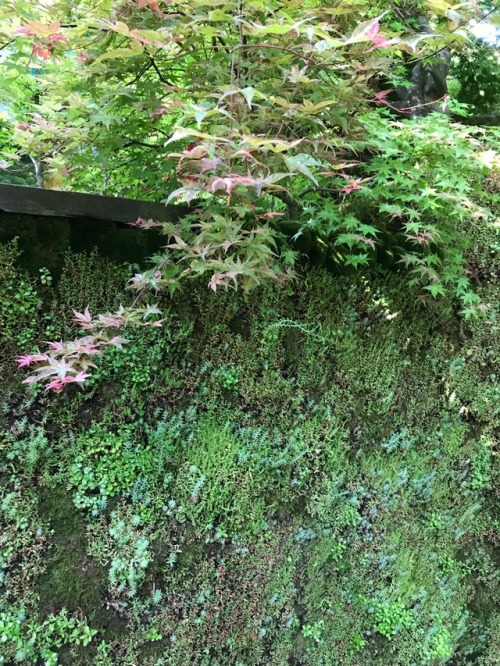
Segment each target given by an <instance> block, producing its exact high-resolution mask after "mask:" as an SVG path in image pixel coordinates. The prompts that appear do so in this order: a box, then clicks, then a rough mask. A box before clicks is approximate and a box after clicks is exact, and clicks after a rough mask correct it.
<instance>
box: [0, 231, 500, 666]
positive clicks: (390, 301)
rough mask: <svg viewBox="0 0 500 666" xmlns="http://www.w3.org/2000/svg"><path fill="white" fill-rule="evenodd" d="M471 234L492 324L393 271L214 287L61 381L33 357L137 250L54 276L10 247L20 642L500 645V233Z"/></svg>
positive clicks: (486, 654)
mask: <svg viewBox="0 0 500 666" xmlns="http://www.w3.org/2000/svg"><path fill="white" fill-rule="evenodd" d="M478 247H481V248H482V249H481V250H479V249H477V248H478ZM474 248H475V249H474V250H473V251H471V254H470V256H469V262H470V270H471V271H472V273H471V274H473V275H474V276H475V277H476V278H477V284H475V286H476V287H477V291H478V293H479V294H480V296H481V297H482V298H483V301H484V302H486V303H490V304H492V305H491V307H490V309H489V310H488V311H487V313H486V315H485V317H484V318H483V319H481V320H478V319H473V320H470V321H464V320H462V319H461V318H460V316H459V315H454V314H453V307H454V304H453V303H452V302H451V301H447V300H446V299H443V300H442V301H440V302H439V303H438V304H430V305H429V306H428V307H423V306H422V305H421V304H420V303H419V302H418V300H417V299H416V298H415V296H414V295H413V294H412V293H411V292H409V291H408V289H407V288H406V287H405V288H404V289H402V278H401V277H400V276H398V275H397V274H384V273H375V272H374V273H373V274H371V275H369V279H367V277H366V276H365V277H363V276H361V275H360V276H334V275H331V274H330V273H328V272H327V271H326V270H324V269H319V268H317V269H314V270H311V271H309V272H307V273H306V274H305V275H304V276H303V279H302V280H301V282H300V283H298V284H297V285H295V286H292V285H288V286H287V287H285V288H279V289H278V288H268V289H265V290H261V291H259V293H258V297H256V296H255V294H252V296H251V297H245V296H244V295H236V296H235V295H234V294H224V293H217V294H213V293H211V292H209V291H208V290H207V289H206V286H205V285H193V287H192V288H191V290H190V291H189V292H188V291H186V292H185V293H182V294H177V295H176V296H175V298H174V299H173V300H172V301H170V300H165V302H164V303H162V307H164V308H165V311H166V321H165V323H164V325H163V328H162V329H158V328H155V329H141V330H139V331H137V332H136V333H131V334H130V335H128V337H129V338H130V339H131V341H130V343H129V344H128V345H126V346H125V348H124V350H123V351H119V350H112V351H111V353H109V354H108V355H107V356H106V357H105V358H104V359H103V361H102V363H101V364H100V365H99V368H98V370H97V371H96V372H95V373H94V374H93V377H92V379H91V380H90V381H89V382H88V383H87V384H86V386H85V390H80V389H78V388H77V387H75V386H70V387H69V389H68V390H67V391H66V392H65V393H64V394H62V395H55V396H54V395H49V394H45V393H44V392H43V389H42V388H41V387H39V386H31V387H28V389H26V390H25V389H23V388H21V386H20V379H21V378H20V376H18V374H17V372H16V370H15V363H14V360H13V359H14V357H15V355H16V353H20V352H24V351H26V350H27V349H29V347H30V346H33V347H34V348H35V347H36V345H37V344H41V343H42V341H43V340H46V339H59V338H62V339H65V338H67V337H70V336H74V335H75V334H76V331H75V330H73V324H72V323H71V319H70V316H71V315H70V314H68V313H71V309H72V308H76V309H79V308H80V309H83V308H84V307H85V306H87V305H89V306H90V308H91V310H93V311H94V310H95V311H99V310H102V309H109V308H112V307H113V306H118V305H119V304H120V303H124V304H126V303H127V301H128V300H129V299H130V298H131V296H130V295H129V294H128V292H125V291H123V290H122V284H123V282H124V279H125V277H126V276H127V271H128V269H127V267H126V266H125V267H124V266H119V265H117V264H112V263H111V262H110V261H108V260H106V259H104V258H102V257H100V256H99V255H97V254H96V253H94V254H92V255H67V258H66V262H65V266H64V268H63V271H62V274H61V276H60V277H59V278H57V279H56V278H54V279H51V276H50V274H48V273H47V272H43V271H42V273H41V274H40V275H41V277H40V278H37V279H34V278H33V277H30V276H29V274H27V273H25V272H23V271H22V270H21V269H19V267H18V265H17V264H16V248H15V245H9V246H4V247H2V248H1V250H0V286H1V289H2V294H4V297H3V298H2V302H1V304H0V324H1V326H0V331H1V333H0V349H1V352H0V354H1V356H0V364H1V369H2V377H3V380H2V395H1V406H2V418H3V427H2V435H1V440H0V447H1V448H0V465H1V467H0V473H1V477H2V484H1V487H2V490H1V498H0V499H1V504H0V506H1V518H0V519H1V530H0V534H1V536H0V541H1V555H0V608H1V610H0V636H1V644H0V655H1V656H0V663H3V664H14V663H17V662H19V663H28V664H42V663H44V664H56V663H62V664H71V665H74V666H77V665H78V664H93V666H112V665H113V666H127V665H130V666H132V665H134V664H141V666H149V665H151V666H152V665H156V666H161V665H163V664H169V665H175V666H183V665H186V666H187V665H188V664H199V665H200V666H201V665H205V666H208V665H210V666H216V665H221V666H222V665H223V666H226V665H232V664H234V665H235V666H243V665H245V666H251V665H257V664H259V665H262V666H263V665H264V664H265V665H266V666H285V665H286V664H293V665H300V664H304V665H310V666H337V665H341V664H342V665H349V666H379V665H380V666H396V665H401V666H412V665H420V664H422V665H423V664H429V665H434V664H436V665H437V664H445V663H449V664H454V665H455V666H459V665H460V666H462V665H465V664H475V665H477V666H494V665H495V664H498V658H499V654H500V634H499V626H500V622H499V619H500V613H499V608H498V598H499V597H498V594H499V578H498V568H497V565H498V543H499V528H500V522H499V516H498V509H497V508H496V509H495V500H498V476H499V472H498V465H495V463H497V461H498V433H499V426H500V408H499V404H500V401H499V398H500V389H499V387H498V375H497V373H498V360H499V359H498V350H499V348H500V347H499V329H498V321H497V319H496V315H497V306H496V305H495V303H498V281H497V280H498V268H499V265H498V260H496V259H495V258H494V255H493V254H492V252H493V251H494V250H495V249H497V248H498V246H495V245H494V239H492V238H491V237H489V238H486V239H484V238H482V239H481V243H475V242H474ZM495 511H496V513H495Z"/></svg>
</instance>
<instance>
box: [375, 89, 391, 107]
mask: <svg viewBox="0 0 500 666" xmlns="http://www.w3.org/2000/svg"><path fill="white" fill-rule="evenodd" d="M389 93H390V90H381V91H380V92H378V93H377V94H376V95H375V97H374V99H375V103H376V104H389V102H388V100H387V95H388V94H389Z"/></svg>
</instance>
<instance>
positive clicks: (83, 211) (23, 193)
mask: <svg viewBox="0 0 500 666" xmlns="http://www.w3.org/2000/svg"><path fill="white" fill-rule="evenodd" d="M0 211H4V212H6V213H24V214H27V215H47V216H50V217H71V218H82V222H83V221H84V220H85V218H91V219H94V220H108V221H110V222H125V223H127V222H134V221H135V220H136V219H137V218H138V217H142V218H145V219H149V218H153V219H155V220H159V221H161V222H174V221H175V220H177V219H178V218H179V217H181V215H184V214H185V213H186V212H187V207H186V206H185V205H183V206H164V205H163V204H160V203H154V202H151V201H138V200H135V199H122V198H120V197H104V196H100V195H96V194H83V193H82V192H61V191H59V190H44V189H41V188H37V187H24V186H20V185H0Z"/></svg>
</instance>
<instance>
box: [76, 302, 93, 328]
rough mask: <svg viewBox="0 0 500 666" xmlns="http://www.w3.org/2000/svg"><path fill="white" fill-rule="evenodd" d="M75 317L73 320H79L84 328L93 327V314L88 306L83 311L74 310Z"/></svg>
mask: <svg viewBox="0 0 500 666" xmlns="http://www.w3.org/2000/svg"><path fill="white" fill-rule="evenodd" d="M73 314H74V315H75V316H74V319H73V321H76V322H78V324H80V326H81V327H82V328H92V316H91V314H90V312H89V308H88V306H87V307H86V308H85V310H84V311H83V312H77V311H76V310H73Z"/></svg>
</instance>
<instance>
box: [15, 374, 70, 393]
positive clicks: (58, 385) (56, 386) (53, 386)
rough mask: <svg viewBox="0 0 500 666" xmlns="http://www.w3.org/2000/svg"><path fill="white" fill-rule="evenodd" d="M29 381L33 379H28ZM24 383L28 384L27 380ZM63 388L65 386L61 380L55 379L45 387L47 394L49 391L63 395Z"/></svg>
mask: <svg viewBox="0 0 500 666" xmlns="http://www.w3.org/2000/svg"><path fill="white" fill-rule="evenodd" d="M28 379H31V377H28ZM24 383H27V380H25V382H24ZM63 388H64V384H63V382H62V381H61V380H60V379H53V380H52V381H51V382H49V383H48V384H47V386H46V387H45V392H46V393H47V391H57V392H58V393H61V391H62V390H63Z"/></svg>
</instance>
